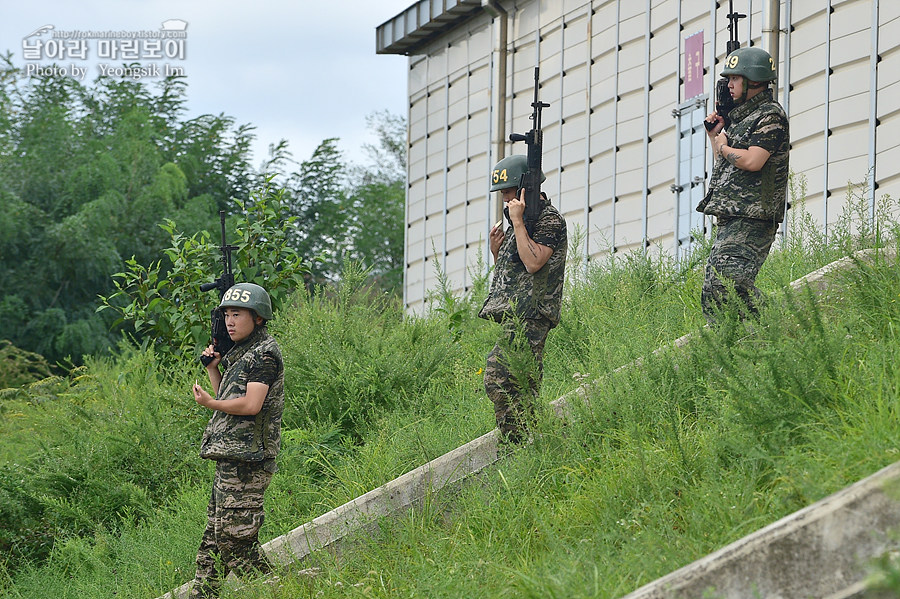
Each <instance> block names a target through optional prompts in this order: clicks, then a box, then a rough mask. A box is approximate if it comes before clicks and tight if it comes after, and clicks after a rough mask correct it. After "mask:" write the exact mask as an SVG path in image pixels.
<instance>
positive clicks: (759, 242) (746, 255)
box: [700, 217, 778, 323]
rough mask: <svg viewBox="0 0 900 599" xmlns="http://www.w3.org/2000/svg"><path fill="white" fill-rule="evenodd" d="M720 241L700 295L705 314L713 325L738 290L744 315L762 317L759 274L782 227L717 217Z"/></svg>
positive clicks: (741, 219) (710, 259)
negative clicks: (732, 288)
mask: <svg viewBox="0 0 900 599" xmlns="http://www.w3.org/2000/svg"><path fill="white" fill-rule="evenodd" d="M716 221H717V222H716V227H717V229H716V240H715V241H714V242H713V246H712V250H711V251H710V253H709V262H708V263H707V265H706V276H705V278H704V280H703V290H702V292H701V294H700V305H701V306H702V308H703V315H704V316H705V317H706V320H707V321H708V322H710V323H713V322H715V317H716V314H717V313H718V312H719V311H720V310H721V309H722V307H723V306H724V305H725V303H726V302H727V300H728V296H729V295H730V293H731V287H732V286H733V287H734V293H735V295H736V296H737V297H738V298H739V299H740V300H741V302H742V303H743V305H742V306H740V310H741V315H742V316H747V315H756V314H758V307H757V306H758V304H759V302H760V301H761V299H762V293H761V292H760V291H759V289H757V288H756V285H755V282H756V275H757V274H759V269H760V268H762V265H763V262H765V260H766V256H768V255H769V250H770V249H771V248H772V242H773V241H775V232H776V231H777V229H778V224H777V223H774V222H772V221H765V220H758V219H755V218H740V217H729V218H725V217H717V219H716Z"/></svg>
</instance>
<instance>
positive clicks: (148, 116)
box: [0, 55, 261, 364]
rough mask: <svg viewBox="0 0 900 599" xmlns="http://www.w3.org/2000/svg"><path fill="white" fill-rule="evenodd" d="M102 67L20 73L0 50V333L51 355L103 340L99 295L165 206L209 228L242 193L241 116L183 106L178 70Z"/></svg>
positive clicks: (144, 242) (254, 182)
mask: <svg viewBox="0 0 900 599" xmlns="http://www.w3.org/2000/svg"><path fill="white" fill-rule="evenodd" d="M154 85H155V86H156V89H154V87H152V86H151V85H150V84H147V83H142V82H138V81H133V80H130V79H113V78H109V77H105V78H103V77H101V78H98V79H97V80H96V82H94V84H93V85H91V86H86V85H83V84H81V83H79V82H78V81H76V80H75V79H72V78H68V77H46V78H31V79H28V80H25V79H23V78H22V77H21V72H20V70H19V69H17V68H16V67H15V66H14V65H13V64H12V62H11V60H10V57H9V55H7V57H6V58H5V59H3V62H2V63H0V202H2V205H3V207H4V209H3V210H2V211H0V227H3V230H4V231H7V232H14V234H9V235H3V236H2V237H0V278H2V280H3V281H4V285H3V289H2V290H0V313H2V314H4V315H8V316H9V317H11V318H12V321H13V322H22V323H24V325H23V326H17V327H8V328H7V329H6V330H4V332H3V333H0V336H2V337H4V338H6V339H8V340H9V341H11V342H12V343H14V344H15V345H16V346H18V347H21V348H22V349H25V350H28V351H33V352H38V353H40V354H42V355H43V356H44V357H46V358H47V359H48V360H49V361H50V362H52V363H53V362H59V361H61V360H65V359H66V358H70V359H71V360H72V361H73V362H75V363H76V364H77V363H80V362H81V359H82V356H83V355H85V354H95V353H97V352H100V351H103V350H105V349H107V348H109V347H110V346H111V345H112V344H113V343H115V339H116V337H117V336H118V334H119V333H118V332H116V331H111V330H110V324H111V323H112V321H113V318H112V314H111V313H110V314H104V313H97V311H96V307H97V305H98V300H97V296H98V295H109V294H110V293H112V292H113V291H114V289H115V288H114V286H113V281H112V275H113V274H114V273H116V272H120V271H121V270H123V268H124V265H125V260H126V259H127V258H129V257H132V258H133V259H134V260H135V261H137V262H138V263H141V264H148V263H151V262H153V261H158V260H159V258H160V256H161V255H162V251H163V250H164V248H165V246H166V244H167V243H168V241H169V235H167V233H166V231H164V230H163V229H161V228H160V227H159V226H158V225H159V223H161V222H164V220H165V219H169V220H170V221H171V222H177V223H178V226H179V227H180V229H179V230H180V231H183V232H195V231H200V230H203V229H205V228H211V227H212V225H213V224H214V223H215V222H216V213H217V211H218V210H220V209H222V208H224V207H226V206H227V205H234V203H233V201H234V200H236V201H238V202H246V201H248V199H249V197H250V190H251V189H253V188H256V187H259V184H260V182H261V177H260V175H259V174H258V173H256V172H255V171H253V169H251V168H250V166H249V145H250V142H251V141H252V139H253V136H252V127H249V126H243V127H235V123H234V121H233V119H231V118H229V117H226V116H224V115H219V116H212V115H204V116H202V117H198V118H195V119H192V120H189V121H185V120H184V118H183V113H184V105H185V101H186V88H187V86H186V83H185V81H184V80H183V78H176V77H172V78H167V79H165V80H162V81H160V82H158V83H157V84H154Z"/></svg>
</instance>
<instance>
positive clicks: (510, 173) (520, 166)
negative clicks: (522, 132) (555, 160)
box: [491, 154, 547, 191]
mask: <svg viewBox="0 0 900 599" xmlns="http://www.w3.org/2000/svg"><path fill="white" fill-rule="evenodd" d="M527 172H528V159H527V158H525V157H524V156H522V155H521V154H517V155H515V156H507V157H506V158H504V159H503V160H501V161H500V162H498V163H497V166H495V167H494V170H493V171H491V191H500V190H501V189H507V188H509V187H518V186H519V179H521V178H522V175H524V174H525V173H527ZM546 180H547V177H546V176H545V175H544V172H543V171H541V183H543V182H544V181H546Z"/></svg>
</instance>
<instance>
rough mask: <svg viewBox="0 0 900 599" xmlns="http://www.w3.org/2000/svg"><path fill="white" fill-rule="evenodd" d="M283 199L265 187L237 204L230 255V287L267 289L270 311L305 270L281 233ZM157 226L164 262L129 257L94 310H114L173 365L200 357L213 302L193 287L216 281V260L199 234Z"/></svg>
mask: <svg viewBox="0 0 900 599" xmlns="http://www.w3.org/2000/svg"><path fill="white" fill-rule="evenodd" d="M283 195H284V191H283V190H280V189H279V190H274V189H273V188H271V187H266V188H264V189H262V190H260V191H258V192H256V193H254V194H253V195H252V197H251V202H249V203H248V204H243V203H241V202H237V206H238V209H239V210H240V218H241V220H240V221H239V224H238V226H237V234H238V237H239V240H238V242H237V243H236V244H234V245H235V247H236V248H237V249H236V250H235V251H234V252H233V253H232V256H233V258H234V264H233V269H234V273H235V281H236V282H247V283H257V284H259V285H262V286H263V287H265V288H266V291H268V292H269V295H270V297H271V298H272V305H273V308H275V309H276V310H278V308H280V306H281V305H282V304H283V303H284V302H286V301H287V298H288V297H289V296H290V294H291V293H293V292H294V291H295V290H296V289H299V288H302V287H303V284H304V283H303V276H304V275H305V274H307V273H308V272H309V262H308V260H306V261H305V260H304V257H302V256H300V255H298V254H297V252H296V251H295V250H294V249H293V248H291V247H290V246H289V245H288V238H287V232H288V231H289V230H290V228H291V226H292V224H293V223H294V222H295V220H296V219H295V218H293V217H291V218H285V212H286V210H285V207H284V201H283ZM160 227H162V229H163V230H164V231H165V232H166V233H168V234H169V236H170V246H169V247H168V248H167V249H166V250H165V251H164V253H165V255H166V262H167V264H166V265H165V266H163V261H162V260H157V261H156V262H153V263H151V264H150V265H149V266H144V265H142V264H139V263H138V262H137V260H135V259H134V258H131V259H129V260H127V261H126V264H127V266H128V270H127V271H126V272H121V273H116V274H115V275H113V277H114V279H115V287H116V292H115V293H113V294H112V295H110V296H108V297H102V296H101V297H100V300H101V302H102V305H101V306H100V307H99V308H98V311H101V310H106V309H111V310H113V311H114V312H116V313H117V314H118V315H119V318H118V320H116V322H115V324H116V325H118V324H122V323H127V324H129V325H131V326H133V327H134V329H135V330H136V331H137V332H138V334H139V336H140V337H142V338H143V339H144V347H147V346H148V345H149V344H154V345H155V350H156V351H157V352H158V353H160V354H162V355H165V356H172V357H173V358H174V363H176V364H177V363H178V362H179V360H180V359H181V358H183V357H184V356H185V355H194V356H196V355H199V352H200V351H201V350H202V348H203V347H205V346H206V345H207V344H208V343H209V338H210V322H209V314H210V311H211V310H212V309H213V308H215V306H216V305H217V304H218V300H219V298H218V297H215V295H214V294H211V293H209V294H204V293H201V292H200V291H199V289H200V285H201V284H203V283H207V282H211V281H212V280H213V279H214V278H215V277H216V276H219V275H221V272H222V257H221V252H220V251H219V248H218V245H217V244H216V243H213V242H212V241H211V239H210V235H209V233H207V232H205V231H204V232H201V233H197V234H195V235H193V236H191V237H185V236H184V235H182V234H181V233H180V232H179V231H178V228H177V226H176V224H175V223H174V222H173V221H171V220H169V219H167V220H166V222H165V224H162V225H160ZM229 243H232V242H231V241H229Z"/></svg>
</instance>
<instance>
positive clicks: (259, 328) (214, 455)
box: [191, 283, 284, 597]
mask: <svg viewBox="0 0 900 599" xmlns="http://www.w3.org/2000/svg"><path fill="white" fill-rule="evenodd" d="M219 310H222V312H223V313H224V316H225V327H226V329H227V330H228V335H229V337H231V340H232V341H234V343H235V345H234V347H232V348H231V349H230V350H229V351H228V353H227V354H226V355H225V356H224V357H223V356H221V355H220V354H219V353H218V352H216V351H214V348H213V346H212V345H210V346H209V347H207V348H206V350H204V352H203V353H204V355H206V356H210V357H213V358H214V359H213V360H212V361H211V362H210V363H209V365H208V366H207V367H206V371H207V374H208V375H209V382H210V384H211V385H212V388H213V390H214V392H215V397H212V396H211V395H210V394H209V393H207V392H206V391H205V390H204V389H203V388H202V387H201V386H200V385H197V384H195V385H194V386H193V389H192V391H193V394H194V399H195V400H196V401H197V403H199V404H200V405H202V406H205V407H207V408H209V409H211V410H213V414H212V417H211V418H210V420H209V424H207V426H206V431H205V432H204V434H203V441H202V443H201V448H200V456H201V457H203V458H206V459H209V460H215V462H216V475H215V479H214V480H213V488H212V495H211V497H210V500H209V506H208V507H207V518H208V521H207V525H206V530H205V531H204V533H203V539H202V540H201V542H200V549H199V551H198V552H197V574H196V576H195V578H194V584H193V587H192V589H191V597H216V596H218V589H219V586H220V583H221V580H222V579H224V577H225V576H227V575H228V573H229V572H235V573H236V574H246V573H250V572H268V571H269V569H270V568H269V564H268V563H267V562H266V560H265V557H264V556H263V554H262V550H261V547H260V544H259V529H260V527H261V526H262V523H263V493H264V492H265V490H266V488H267V487H268V486H269V482H270V481H271V480H272V474H273V473H274V472H275V470H276V467H275V456H276V455H278V450H279V448H280V446H281V414H282V411H283V409H284V362H283V361H282V357H281V350H280V349H279V347H278V344H277V343H276V342H275V339H274V338H273V337H272V336H271V335H269V333H268V330H267V328H266V321H267V320H269V319H271V318H272V304H271V300H270V299H269V294H268V293H266V290H265V289H263V288H262V287H260V286H259V285H253V284H252V283H238V284H236V285H234V286H233V287H231V289H229V290H228V291H227V292H225V295H224V296H223V298H222V302H221V304H220V305H219ZM220 363H221V365H222V366H223V368H224V373H223V372H222V371H220V369H219V364H220Z"/></svg>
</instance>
